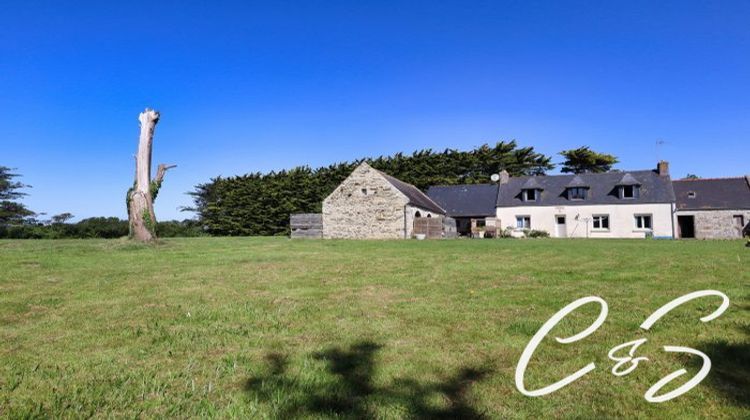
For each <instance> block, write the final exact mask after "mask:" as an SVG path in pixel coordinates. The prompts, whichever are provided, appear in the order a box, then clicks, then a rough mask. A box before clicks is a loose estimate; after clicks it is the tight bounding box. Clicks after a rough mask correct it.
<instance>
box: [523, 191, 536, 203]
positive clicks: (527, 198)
mask: <svg viewBox="0 0 750 420" xmlns="http://www.w3.org/2000/svg"><path fill="white" fill-rule="evenodd" d="M529 192H531V193H532V194H534V198H529ZM537 197H539V194H538V193H537V191H536V190H535V189H525V190H523V201H537Z"/></svg>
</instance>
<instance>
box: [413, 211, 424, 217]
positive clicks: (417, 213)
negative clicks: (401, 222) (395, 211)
mask: <svg viewBox="0 0 750 420" xmlns="http://www.w3.org/2000/svg"><path fill="white" fill-rule="evenodd" d="M414 217H422V213H420V212H419V210H417V212H416V213H414Z"/></svg>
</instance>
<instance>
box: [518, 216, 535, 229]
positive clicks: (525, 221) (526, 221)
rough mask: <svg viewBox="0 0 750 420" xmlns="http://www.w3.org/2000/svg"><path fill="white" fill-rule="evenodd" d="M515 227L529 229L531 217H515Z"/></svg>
mask: <svg viewBox="0 0 750 420" xmlns="http://www.w3.org/2000/svg"><path fill="white" fill-rule="evenodd" d="M516 227H517V228H518V229H531V216H516Z"/></svg>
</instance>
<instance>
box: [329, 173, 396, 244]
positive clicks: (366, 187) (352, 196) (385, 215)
mask: <svg viewBox="0 0 750 420" xmlns="http://www.w3.org/2000/svg"><path fill="white" fill-rule="evenodd" d="M407 202H408V200H407V198H406V196H404V195H403V194H402V193H401V192H399V191H398V190H397V189H396V188H394V187H393V185H391V184H390V183H389V182H388V181H387V180H386V179H385V178H384V177H383V176H382V175H381V174H380V173H379V172H378V171H376V170H375V169H373V168H371V167H370V166H369V165H367V164H363V165H360V166H359V167H357V168H356V169H355V170H354V172H352V174H351V175H350V176H349V177H348V178H347V179H346V180H345V181H344V182H343V183H341V185H339V186H338V187H337V188H336V189H335V190H334V191H333V192H332V193H331V195H329V196H328V197H327V198H326V199H325V200H324V201H323V237H324V238H346V239H399V238H403V237H404V223H405V215H404V208H405V206H406V204H407Z"/></svg>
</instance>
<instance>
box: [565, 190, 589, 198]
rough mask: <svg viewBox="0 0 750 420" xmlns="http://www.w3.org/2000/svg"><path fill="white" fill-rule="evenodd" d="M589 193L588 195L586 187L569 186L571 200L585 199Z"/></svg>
mask: <svg viewBox="0 0 750 420" xmlns="http://www.w3.org/2000/svg"><path fill="white" fill-rule="evenodd" d="M587 195H588V188H585V187H571V188H568V199H569V200H585V199H586V196H587Z"/></svg>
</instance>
